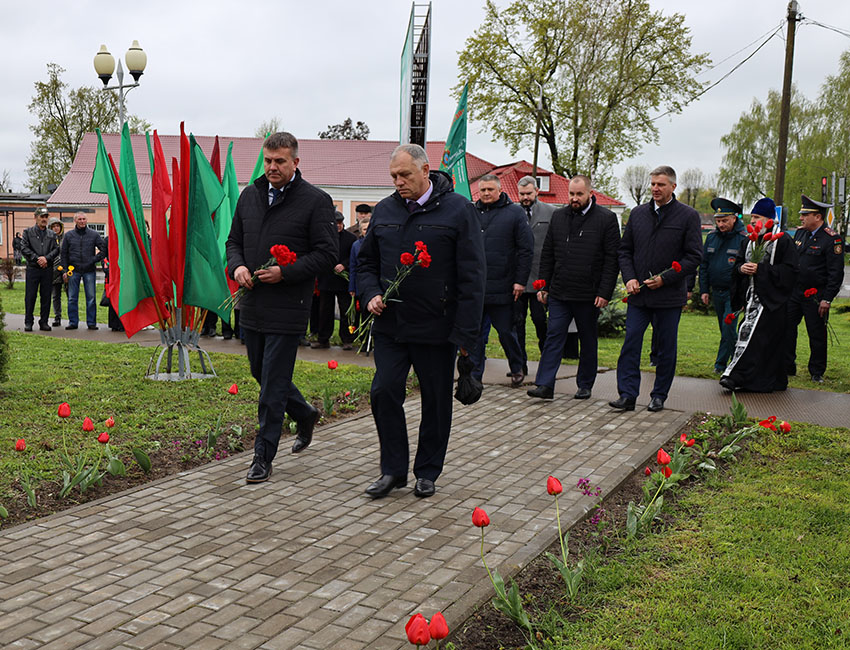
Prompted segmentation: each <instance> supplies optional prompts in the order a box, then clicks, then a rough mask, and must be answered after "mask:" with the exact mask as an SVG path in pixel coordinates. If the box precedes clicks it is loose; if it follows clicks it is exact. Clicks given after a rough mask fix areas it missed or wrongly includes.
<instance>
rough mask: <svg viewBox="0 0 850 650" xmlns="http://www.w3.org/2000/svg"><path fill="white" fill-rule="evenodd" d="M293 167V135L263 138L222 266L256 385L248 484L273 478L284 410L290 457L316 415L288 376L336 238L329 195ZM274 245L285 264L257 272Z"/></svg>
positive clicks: (310, 430) (302, 444)
mask: <svg viewBox="0 0 850 650" xmlns="http://www.w3.org/2000/svg"><path fill="white" fill-rule="evenodd" d="M298 162H299V159H298V140H296V139H295V136H293V135H292V134H291V133H287V132H285V131H282V132H280V133H273V134H272V135H270V136H269V137H268V138H266V140H265V142H264V143H263V167H264V170H265V174H264V175H263V176H260V177H259V178H258V179H257V180H255V181H254V182H253V183H252V184H250V185H248V187H246V188H245V189H244V190H243V191H242V194H241V195H240V196H239V201H238V202H237V204H236V213H235V214H234V216H233V226H232V227H231V230H230V235H229V237H228V239H227V268H228V269H232V271H230V272H231V273H232V276H233V279H234V280H236V281H237V282H238V283H239V285H240V286H241V287H243V288H245V289H247V290H248V291H247V292H246V294H245V297H244V298H243V299H242V301H241V302H240V305H239V307H240V326H241V327H242V331H243V333H244V336H245V347H246V348H247V352H248V361H249V362H250V364H251V374H252V375H253V376H254V379H256V380H257V383H259V384H260V399H259V403H258V405H257V418H258V420H259V425H260V428H259V431H258V432H257V437H256V439H255V440H254V459H253V461H252V462H251V467H250V468H249V470H248V475H247V477H246V481H247V482H248V483H261V482H263V481H266V480H268V478H269V476H271V472H272V460H274V457H275V455H276V454H277V448H278V443H279V442H280V433H281V427H282V425H283V416H284V413H286V414H288V415H289V416H290V417H291V418H292V419H293V420H294V421H295V422H296V424H297V427H298V428H297V431H296V436H297V437H296V439H295V443H294V444H293V446H292V452H293V453H298V452H299V451H302V450H303V449H305V448H306V447H307V446H308V445H309V444H310V442H311V440H312V437H313V428H314V427H315V425H316V421H317V420H318V417H319V412H318V411H317V410H316V409H315V408H314V407H313V406H312V405H311V404H308V403H307V401H306V400H305V399H304V397H303V396H302V395H301V392H300V391H299V390H298V388H297V387H296V386H295V384H293V383H292V371H293V368H294V366H295V356H296V353H297V351H298V346H299V340H300V339H301V337H302V336H303V335H304V333H305V331H306V329H307V319H308V317H309V312H310V304H311V294H312V292H313V283H314V278H315V277H316V276H318V275H320V274H321V273H323V272H325V271H327V270H329V269H331V268H332V267H333V265H334V264H335V263H336V261H337V245H338V244H337V241H338V236H337V232H336V227H335V225H334V207H333V202H332V201H331V197H330V196H328V195H327V194H326V193H325V192H323V191H322V190H320V189H318V188H316V187H314V186H313V185H311V184H310V183H308V182H307V181H305V180H304V179H303V178H302V177H301V172H300V170H299V169H298ZM275 246H286V247H288V248H289V252H288V253H286V252H285V251H284V253H285V254H287V255H288V257H289V259H284V260H281V259H278V260H277V261H278V264H271V265H270V266H267V267H265V268H263V267H264V266H265V263H266V262H267V260H268V259H269V253H270V252H271V249H272V247H275ZM276 250H278V251H280V250H282V249H276ZM272 254H273V255H274V253H272ZM292 259H294V261H292V263H290V264H285V265H283V266H282V265H281V262H285V261H291V260H292ZM255 272H256V276H255ZM255 278H256V279H255Z"/></svg>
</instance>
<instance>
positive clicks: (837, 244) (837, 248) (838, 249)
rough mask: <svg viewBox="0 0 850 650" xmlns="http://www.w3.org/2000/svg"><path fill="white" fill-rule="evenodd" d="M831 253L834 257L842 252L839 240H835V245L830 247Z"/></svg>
mask: <svg viewBox="0 0 850 650" xmlns="http://www.w3.org/2000/svg"><path fill="white" fill-rule="evenodd" d="M832 252H833V253H835V254H836V255H841V254H842V253H843V252H844V251H843V249H842V246H841V241H840V240H837V239H836V240H835V245H834V246H833V247H832Z"/></svg>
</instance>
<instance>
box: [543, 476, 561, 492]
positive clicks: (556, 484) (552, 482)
mask: <svg viewBox="0 0 850 650" xmlns="http://www.w3.org/2000/svg"><path fill="white" fill-rule="evenodd" d="M546 491H547V492H548V493H549V494H551V495H552V496H554V495H556V494H560V493H561V492H563V491H564V488H563V487H562V486H561V482H560V481H559V480H558V479H556V478H555V477H554V476H550V477H549V478H548V479H547V480H546Z"/></svg>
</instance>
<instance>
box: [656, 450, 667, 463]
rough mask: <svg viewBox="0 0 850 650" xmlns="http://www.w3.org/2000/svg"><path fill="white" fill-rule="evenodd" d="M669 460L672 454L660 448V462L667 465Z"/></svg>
mask: <svg viewBox="0 0 850 650" xmlns="http://www.w3.org/2000/svg"><path fill="white" fill-rule="evenodd" d="M669 462H670V454H668V453H667V452H666V451H664V450H663V449H659V450H658V464H659V465H666V464H667V463H669Z"/></svg>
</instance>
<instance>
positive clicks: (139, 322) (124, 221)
mask: <svg viewBox="0 0 850 650" xmlns="http://www.w3.org/2000/svg"><path fill="white" fill-rule="evenodd" d="M127 135H128V136H129V133H128V134H127ZM89 189H90V191H91V192H93V193H96V194H106V195H107V198H108V199H109V294H108V295H109V300H110V302H111V303H112V306H113V307H114V308H115V311H116V312H117V313H118V317H119V318H120V319H121V323H122V324H123V325H124V329H125V331H126V333H127V338H130V337H132V336H133V335H134V334H135V333H136V332H138V331H139V330H140V329H142V328H143V327H146V326H148V325H150V324H152V323H155V322H157V320H158V317H157V309H156V304H155V303H154V300H155V295H156V294H155V292H154V288H153V284H152V282H151V278H150V276H149V275H148V272H147V269H146V268H145V263H144V258H143V252H142V249H140V247H139V242H138V239H137V238H136V235H135V233H134V232H133V225H132V221H133V219H134V217H133V215H132V214H131V213H130V212H128V210H127V206H126V205H125V203H124V200H123V198H122V196H121V189H120V186H119V184H118V179H117V178H116V176H115V174H114V172H113V169H112V166H111V164H110V162H109V157H108V156H107V153H106V147H105V146H104V144H103V138H102V137H101V134H100V130H99V129H98V131H97V158H96V160H95V166H94V172H93V173H92V179H91V187H90V188H89ZM163 313H164V312H163Z"/></svg>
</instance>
